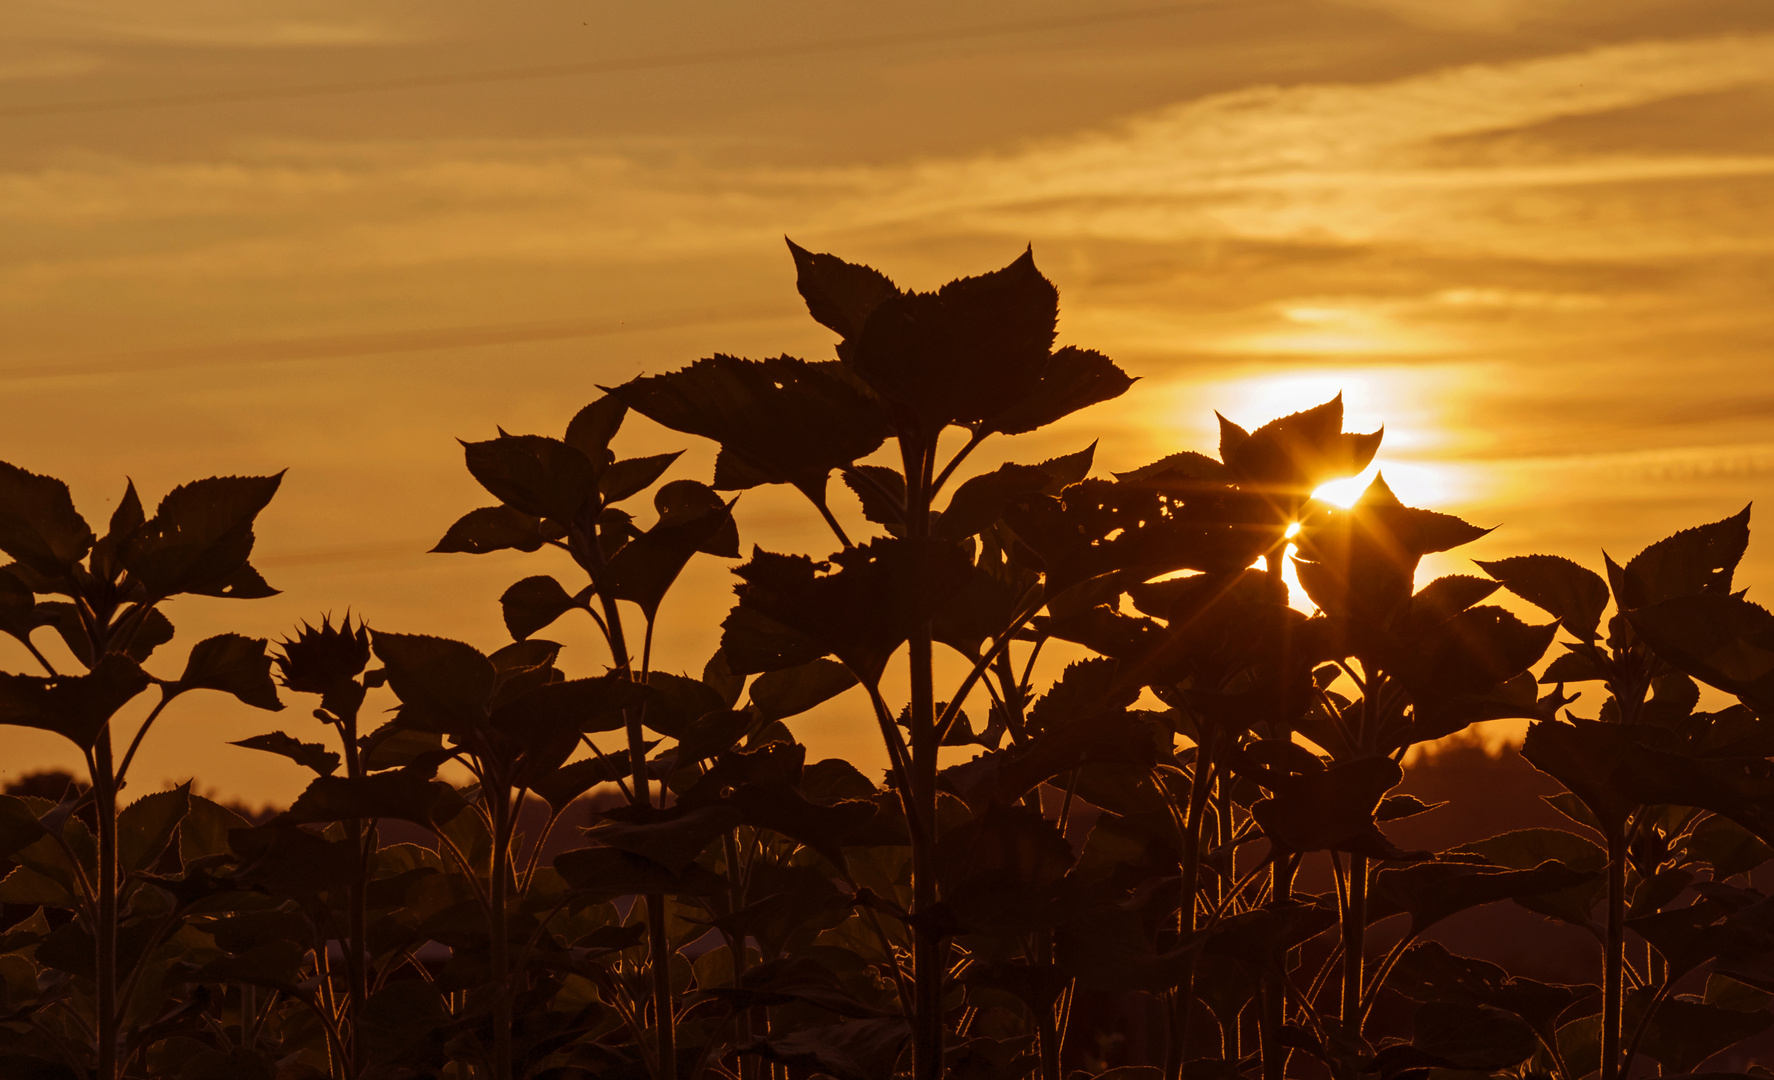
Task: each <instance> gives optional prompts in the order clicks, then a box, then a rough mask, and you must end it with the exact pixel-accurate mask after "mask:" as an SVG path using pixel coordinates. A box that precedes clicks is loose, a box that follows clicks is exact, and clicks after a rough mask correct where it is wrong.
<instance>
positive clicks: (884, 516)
mask: <svg viewBox="0 0 1774 1080" xmlns="http://www.w3.org/2000/svg"><path fill="white" fill-rule="evenodd" d="M844 486H846V487H848V488H849V489H850V490H851V492H852V493H854V494H855V495H856V498H857V500H858V501H859V502H861V503H862V516H863V517H865V518H867V519H868V520H869V521H872V522H874V523H875V524H877V525H885V526H887V528H888V530H889V531H893V530H896V529H897V530H901V531H903V530H904V529H905V477H903V476H901V475H899V474H898V473H897V472H894V471H893V470H892V469H889V468H888V467H887V466H885V465H852V466H850V467H849V468H847V469H845V470H844ZM896 535H897V534H896Z"/></svg>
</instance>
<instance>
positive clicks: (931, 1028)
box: [911, 626, 948, 1080]
mask: <svg viewBox="0 0 1774 1080" xmlns="http://www.w3.org/2000/svg"><path fill="white" fill-rule="evenodd" d="M911 645H912V648H911V663H912V671H911V674H912V686H911V691H912V784H913V791H912V797H913V801H914V802H915V803H916V804H917V806H918V816H919V817H920V818H921V819H922V820H923V821H924V822H925V823H926V828H928V829H930V830H931V835H929V836H924V837H919V836H917V835H916V834H914V836H913V839H912V843H913V848H912V910H913V911H914V912H917V913H920V914H922V913H925V912H928V911H930V910H931V909H932V908H934V907H935V906H936V902H937V891H936V860H935V852H934V851H933V850H932V849H933V848H934V846H935V843H936V836H935V833H934V829H935V822H936V718H935V716H934V712H935V709H934V704H935V703H934V702H933V701H932V692H933V691H932V672H931V663H932V657H931V645H930V628H929V627H927V626H926V627H924V628H922V629H921V630H919V631H918V633H916V634H914V635H913V636H912V642H911ZM913 935H914V936H913V942H912V969H913V980H914V992H913V998H914V1000H915V1002H916V1006H917V1010H916V1014H915V1016H914V1023H913V1030H912V1052H913V1054H914V1055H915V1061H914V1062H913V1070H912V1072H913V1076H914V1078H915V1080H940V1077H941V1076H942V1071H943V1060H942V1051H943V1046H942V1043H943V1024H942V1013H943V1010H942V992H943V976H944V973H945V972H944V969H945V968H947V966H948V964H947V955H946V954H947V952H948V948H947V945H946V943H945V942H944V941H943V939H942V938H941V937H940V936H939V935H937V934H935V933H933V932H931V929H930V927H929V925H928V924H927V923H924V922H920V923H919V924H918V925H917V926H916V927H914V928H913Z"/></svg>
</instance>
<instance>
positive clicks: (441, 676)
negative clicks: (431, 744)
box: [374, 631, 497, 731]
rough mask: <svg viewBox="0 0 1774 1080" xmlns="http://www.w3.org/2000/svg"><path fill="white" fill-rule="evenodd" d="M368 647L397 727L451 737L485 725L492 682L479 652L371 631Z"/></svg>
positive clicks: (421, 636)
mask: <svg viewBox="0 0 1774 1080" xmlns="http://www.w3.org/2000/svg"><path fill="white" fill-rule="evenodd" d="M374 642H375V649H376V657H377V658H378V659H380V660H381V661H382V663H383V665H384V669H385V670H386V671H387V673H388V685H389V686H390V687H391V688H392V689H393V690H394V692H395V693H396V694H397V695H399V697H400V704H401V720H402V722H403V723H410V724H412V725H414V726H418V727H426V728H430V729H432V730H442V731H452V730H463V729H466V728H469V727H472V726H474V725H475V724H478V723H480V722H481V721H482V720H483V719H485V717H486V708H487V704H488V702H489V701H490V700H491V699H492V696H493V688H494V683H495V680H496V678H497V676H496V674H495V672H494V670H493V665H492V662H491V661H489V660H488V659H487V658H486V656H485V655H484V654H482V653H481V652H480V650H478V649H475V648H473V647H472V646H469V645H465V644H463V643H462V642H460V641H452V640H450V639H449V638H439V637H430V636H428V635H424V634H390V633H384V632H381V631H377V632H376V633H375V635H374Z"/></svg>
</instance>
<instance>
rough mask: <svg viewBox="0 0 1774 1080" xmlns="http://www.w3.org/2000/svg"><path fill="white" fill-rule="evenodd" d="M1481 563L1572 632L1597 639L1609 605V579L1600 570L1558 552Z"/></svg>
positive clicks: (1517, 593)
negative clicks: (1563, 556)
mask: <svg viewBox="0 0 1774 1080" xmlns="http://www.w3.org/2000/svg"><path fill="white" fill-rule="evenodd" d="M1478 565H1479V567H1480V569H1482V570H1484V572H1485V573H1487V574H1489V575H1491V576H1492V577H1494V578H1496V579H1497V580H1498V581H1501V582H1502V583H1503V586H1504V587H1505V588H1507V589H1508V590H1509V591H1510V592H1512V593H1514V594H1515V595H1517V596H1519V597H1521V598H1522V599H1523V600H1526V601H1527V602H1528V603H1530V604H1533V605H1534V606H1535V607H1538V608H1539V609H1540V610H1542V611H1544V612H1546V613H1547V614H1548V615H1553V616H1556V617H1557V618H1558V621H1559V622H1560V623H1561V624H1563V626H1564V628H1565V629H1566V630H1567V631H1568V632H1570V634H1571V635H1572V636H1574V637H1577V638H1581V639H1582V640H1584V641H1590V640H1593V639H1594V637H1595V632H1596V627H1597V626H1598V625H1600V623H1601V618H1602V612H1603V611H1604V610H1606V609H1607V606H1608V583H1607V582H1605V581H1603V580H1602V577H1601V575H1600V574H1598V573H1596V572H1595V571H1593V570H1588V569H1585V568H1584V567H1581V566H1579V565H1577V564H1576V563H1574V562H1572V561H1571V560H1569V559H1565V558H1560V557H1559V556H1557V555H1518V556H1515V557H1514V558H1509V559H1498V560H1496V561H1495V562H1480V563H1479V564H1478Z"/></svg>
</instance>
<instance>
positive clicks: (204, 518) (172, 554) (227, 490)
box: [118, 473, 283, 600]
mask: <svg viewBox="0 0 1774 1080" xmlns="http://www.w3.org/2000/svg"><path fill="white" fill-rule="evenodd" d="M282 482H283V474H282V473H278V474H277V475H275V476H220V477H211V478H210V479H208V480H198V481H195V482H193V483H189V484H181V485H180V486H178V487H176V488H174V489H173V490H172V491H170V492H168V493H167V496H166V498H164V499H162V500H160V505H159V507H158V508H156V509H155V511H154V516H153V517H152V518H150V519H149V520H148V521H147V522H146V523H145V524H143V525H142V526H141V528H139V529H137V530H135V532H134V533H133V534H132V535H131V536H130V538H129V541H128V542H127V543H126V544H124V545H123V550H122V551H121V553H120V554H119V556H118V559H119V561H120V562H121V563H122V564H123V565H124V567H126V568H127V569H128V570H129V572H130V574H131V576H133V577H134V578H135V579H136V580H137V581H140V582H141V583H142V584H143V585H144V586H146V587H147V590H148V592H149V594H150V595H152V596H155V597H163V596H171V595H173V594H174V593H197V594H199V595H203V596H226V597H234V598H237V599H248V600H250V599H256V598H259V597H266V596H273V595H276V592H277V590H275V589H273V588H271V587H270V586H269V585H266V584H265V581H264V579H263V578H261V577H259V575H258V572H257V571H256V570H254V569H253V568H252V566H251V565H249V564H248V563H247V559H248V557H249V556H251V555H252V550H253V520H254V519H255V518H256V517H257V516H258V514H259V511H261V510H263V509H264V508H265V506H266V505H267V504H268V503H270V501H271V498H272V496H274V495H276V494H277V488H278V486H279V485H280V484H282Z"/></svg>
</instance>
